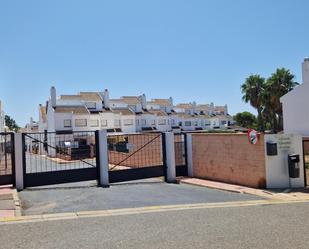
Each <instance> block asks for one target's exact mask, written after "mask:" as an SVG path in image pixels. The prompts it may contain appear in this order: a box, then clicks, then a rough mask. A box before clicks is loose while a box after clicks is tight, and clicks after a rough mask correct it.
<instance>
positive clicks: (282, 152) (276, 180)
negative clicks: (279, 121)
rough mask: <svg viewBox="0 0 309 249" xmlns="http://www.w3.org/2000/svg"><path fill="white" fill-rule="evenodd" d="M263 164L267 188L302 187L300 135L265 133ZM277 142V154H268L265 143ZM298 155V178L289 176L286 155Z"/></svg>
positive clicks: (303, 183) (302, 165)
mask: <svg viewBox="0 0 309 249" xmlns="http://www.w3.org/2000/svg"><path fill="white" fill-rule="evenodd" d="M264 141H265V165H266V186H267V188H290V187H291V188H299V187H304V185H305V181H304V163H303V149H302V136H301V135H293V134H276V135H273V134H272V135H265V137H264ZM267 142H274V143H277V150H278V155H275V156H268V155H267V149H266V147H267V146H266V143H267ZM290 154H298V155H299V159H300V162H299V167H300V169H299V170H300V176H299V178H290V177H289V168H288V155H290Z"/></svg>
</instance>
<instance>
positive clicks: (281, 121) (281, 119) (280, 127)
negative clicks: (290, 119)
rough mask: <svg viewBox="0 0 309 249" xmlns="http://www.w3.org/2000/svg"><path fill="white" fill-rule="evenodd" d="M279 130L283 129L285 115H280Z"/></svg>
mask: <svg viewBox="0 0 309 249" xmlns="http://www.w3.org/2000/svg"><path fill="white" fill-rule="evenodd" d="M278 119H279V120H278V131H283V116H282V115H280V114H279V115H278Z"/></svg>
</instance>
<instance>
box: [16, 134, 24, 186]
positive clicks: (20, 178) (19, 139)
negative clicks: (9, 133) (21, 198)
mask: <svg viewBox="0 0 309 249" xmlns="http://www.w3.org/2000/svg"><path fill="white" fill-rule="evenodd" d="M24 150H25V146H24V144H23V134H22V133H15V134H14V153H15V183H16V189H17V190H18V191H20V190H23V189H24Z"/></svg>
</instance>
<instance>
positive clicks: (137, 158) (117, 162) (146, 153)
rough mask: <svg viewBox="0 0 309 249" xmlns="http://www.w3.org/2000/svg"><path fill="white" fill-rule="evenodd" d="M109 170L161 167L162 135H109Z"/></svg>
mask: <svg viewBox="0 0 309 249" xmlns="http://www.w3.org/2000/svg"><path fill="white" fill-rule="evenodd" d="M107 141H108V155H109V167H110V170H111V171H112V170H124V169H133V168H134V169H135V168H145V167H152V166H163V152H162V134H161V133H145V134H126V135H109V136H108V138H107Z"/></svg>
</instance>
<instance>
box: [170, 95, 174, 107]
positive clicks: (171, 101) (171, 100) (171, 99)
mask: <svg viewBox="0 0 309 249" xmlns="http://www.w3.org/2000/svg"><path fill="white" fill-rule="evenodd" d="M170 105H171V107H173V106H174V101H173V98H172V97H170Z"/></svg>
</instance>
